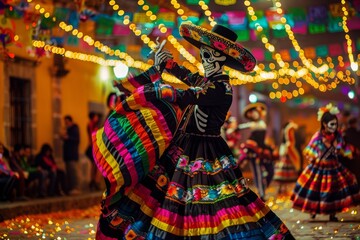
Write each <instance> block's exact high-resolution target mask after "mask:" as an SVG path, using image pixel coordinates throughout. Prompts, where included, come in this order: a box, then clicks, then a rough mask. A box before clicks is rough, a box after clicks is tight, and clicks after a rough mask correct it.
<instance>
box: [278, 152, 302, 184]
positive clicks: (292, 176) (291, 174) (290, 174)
mask: <svg viewBox="0 0 360 240" xmlns="http://www.w3.org/2000/svg"><path fill="white" fill-rule="evenodd" d="M297 179H298V173H297V171H296V169H295V166H294V164H293V163H292V162H291V160H290V159H289V158H288V157H287V156H281V157H280V160H279V161H278V162H276V163H275V170H274V181H278V182H285V183H286V182H296V180H297Z"/></svg>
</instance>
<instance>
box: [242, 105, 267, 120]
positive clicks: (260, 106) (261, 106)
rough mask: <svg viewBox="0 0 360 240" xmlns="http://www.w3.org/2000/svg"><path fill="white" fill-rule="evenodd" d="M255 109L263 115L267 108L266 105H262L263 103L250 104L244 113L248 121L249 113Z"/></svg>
mask: <svg viewBox="0 0 360 240" xmlns="http://www.w3.org/2000/svg"><path fill="white" fill-rule="evenodd" d="M253 109H257V110H258V111H259V112H260V113H261V112H263V111H266V109H267V107H266V105H265V104H264V103H261V102H256V103H250V104H248V105H246V106H245V108H244V110H243V111H242V113H243V116H244V117H245V118H247V119H250V118H248V117H247V113H248V112H249V111H251V110H253ZM250 120H251V119H250Z"/></svg>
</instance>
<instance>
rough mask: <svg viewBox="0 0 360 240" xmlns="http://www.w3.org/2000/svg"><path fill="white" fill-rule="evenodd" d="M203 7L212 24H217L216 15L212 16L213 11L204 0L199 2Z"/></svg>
mask: <svg viewBox="0 0 360 240" xmlns="http://www.w3.org/2000/svg"><path fill="white" fill-rule="evenodd" d="M198 4H199V6H200V7H201V9H202V10H203V11H204V14H205V16H207V17H208V20H209V22H210V25H211V26H212V27H213V26H215V25H216V24H217V22H216V21H215V20H214V17H213V16H212V13H211V11H210V9H209V6H208V5H207V4H206V3H205V2H204V1H199V2H198Z"/></svg>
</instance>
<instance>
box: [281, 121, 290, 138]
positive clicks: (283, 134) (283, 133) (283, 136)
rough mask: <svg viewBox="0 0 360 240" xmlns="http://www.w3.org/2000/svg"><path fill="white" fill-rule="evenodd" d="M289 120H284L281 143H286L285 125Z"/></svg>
mask: <svg viewBox="0 0 360 240" xmlns="http://www.w3.org/2000/svg"><path fill="white" fill-rule="evenodd" d="M289 123H290V122H286V123H285V124H284V125H283V126H282V129H281V143H286V138H285V128H286V126H287V125H289Z"/></svg>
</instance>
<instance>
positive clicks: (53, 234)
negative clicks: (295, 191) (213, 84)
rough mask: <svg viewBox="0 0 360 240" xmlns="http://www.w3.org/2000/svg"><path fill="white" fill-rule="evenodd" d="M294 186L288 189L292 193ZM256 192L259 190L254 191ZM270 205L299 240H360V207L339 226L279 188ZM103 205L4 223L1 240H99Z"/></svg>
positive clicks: (342, 217) (273, 189)
mask: <svg viewBox="0 0 360 240" xmlns="http://www.w3.org/2000/svg"><path fill="white" fill-rule="evenodd" d="M292 188H293V185H290V186H289V187H288V190H289V192H290V191H291V190H292ZM253 189H254V190H255V188H253ZM267 198H268V199H267V201H266V203H267V204H268V206H270V208H271V209H272V210H273V211H274V212H275V213H276V214H277V215H278V216H279V217H280V218H281V219H282V220H283V221H284V222H285V224H286V225H287V227H288V228H289V229H290V231H291V232H292V234H293V235H294V237H295V238H296V239H299V240H316V239H321V240H323V239H337V240H340V239H344V240H345V239H352V240H360V214H359V212H360V206H357V207H352V208H350V209H348V210H346V211H345V212H343V213H339V214H337V217H338V218H339V222H329V221H328V220H329V216H327V215H317V216H316V218H315V219H311V218H310V215H309V214H307V213H302V212H300V211H298V210H294V209H292V208H291V201H290V200H289V193H288V194H282V195H277V184H276V183H272V185H271V186H270V188H269V189H268V190H267ZM99 213H100V207H99V205H95V206H93V207H90V208H87V209H73V210H70V211H64V212H53V213H48V214H38V215H27V216H19V217H17V218H14V219H11V220H6V221H4V222H1V223H0V239H11V240H12V239H56V240H60V239H76V240H83V239H95V230H96V223H97V217H98V215H99Z"/></svg>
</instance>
